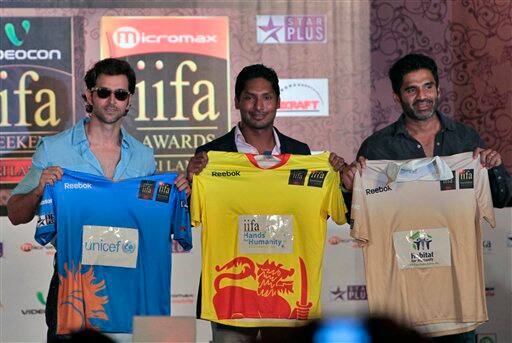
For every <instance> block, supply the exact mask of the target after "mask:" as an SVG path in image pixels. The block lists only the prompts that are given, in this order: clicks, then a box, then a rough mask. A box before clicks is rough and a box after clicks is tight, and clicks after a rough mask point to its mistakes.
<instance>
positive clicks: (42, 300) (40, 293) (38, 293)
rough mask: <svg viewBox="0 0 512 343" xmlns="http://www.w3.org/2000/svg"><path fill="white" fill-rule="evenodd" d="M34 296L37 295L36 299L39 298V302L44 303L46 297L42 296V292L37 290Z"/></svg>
mask: <svg viewBox="0 0 512 343" xmlns="http://www.w3.org/2000/svg"><path fill="white" fill-rule="evenodd" d="M36 297H37V300H39V302H40V303H41V304H42V305H46V298H45V297H44V295H43V292H37V293H36Z"/></svg>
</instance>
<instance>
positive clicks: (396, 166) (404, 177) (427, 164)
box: [386, 156, 453, 183]
mask: <svg viewBox="0 0 512 343" xmlns="http://www.w3.org/2000/svg"><path fill="white" fill-rule="evenodd" d="M386 175H387V176H388V183H394V182H407V181H438V180H450V179H451V178H453V173H452V171H451V169H450V167H449V166H448V164H447V163H446V162H445V161H443V160H442V159H441V158H440V157H439V156H435V157H432V158H420V159H415V160H410V161H405V162H389V163H388V166H387V168H386Z"/></svg>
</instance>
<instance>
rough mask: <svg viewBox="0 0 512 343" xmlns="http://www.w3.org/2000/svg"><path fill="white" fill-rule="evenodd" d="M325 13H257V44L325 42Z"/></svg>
mask: <svg viewBox="0 0 512 343" xmlns="http://www.w3.org/2000/svg"><path fill="white" fill-rule="evenodd" d="M326 20H327V18H326V16H325V15H258V16H256V26H257V29H256V40H257V42H258V43H259V44H283V43H284V44H289V43H325V42H326V24H325V23H326Z"/></svg>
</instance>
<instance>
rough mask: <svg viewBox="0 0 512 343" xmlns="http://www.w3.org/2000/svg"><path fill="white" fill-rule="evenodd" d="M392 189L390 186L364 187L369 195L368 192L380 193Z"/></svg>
mask: <svg viewBox="0 0 512 343" xmlns="http://www.w3.org/2000/svg"><path fill="white" fill-rule="evenodd" d="M392 190H393V189H391V187H389V186H385V187H380V186H379V187H377V188H367V189H365V191H366V195H370V194H377V193H382V192H387V191H392Z"/></svg>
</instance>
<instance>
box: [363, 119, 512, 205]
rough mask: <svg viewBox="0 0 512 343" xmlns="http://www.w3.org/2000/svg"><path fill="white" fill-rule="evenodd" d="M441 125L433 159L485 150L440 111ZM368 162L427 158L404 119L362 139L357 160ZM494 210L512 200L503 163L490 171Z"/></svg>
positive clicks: (468, 129)
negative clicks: (406, 126)
mask: <svg viewBox="0 0 512 343" xmlns="http://www.w3.org/2000/svg"><path fill="white" fill-rule="evenodd" d="M437 114H438V116H439V120H440V122H441V130H440V131H439V132H438V133H437V134H436V137H435V142H434V156H450V155H454V154H459V153H462V152H468V151H473V150H475V148H477V147H480V148H485V143H484V142H483V141H482V139H481V138H480V136H479V135H478V133H477V132H476V131H475V130H474V129H473V128H472V127H471V126H469V125H466V124H463V123H460V122H456V121H454V120H452V119H450V118H448V117H447V116H446V115H444V114H443V113H441V112H438V113H437ZM359 156H363V157H365V158H366V159H368V160H408V159H414V158H424V157H426V155H425V151H424V150H423V147H422V146H421V144H420V143H419V142H418V141H417V140H416V139H414V138H413V137H412V136H411V135H410V134H409V132H408V131H407V130H406V128H405V117H404V115H403V114H402V116H401V117H400V119H398V120H397V121H396V122H394V123H392V124H391V125H389V126H387V127H385V128H383V129H382V130H379V131H377V132H375V133H374V134H373V135H371V136H370V137H368V138H367V139H365V140H364V142H363V144H361V147H360V148H359V151H358V153H357V157H359ZM489 183H490V186H491V194H492V201H493V205H494V207H500V208H501V207H504V206H506V205H507V203H508V202H509V201H512V200H511V197H512V178H511V177H510V175H509V174H508V172H507V170H506V168H505V166H504V165H503V163H502V164H501V165H500V166H498V167H494V168H491V169H489Z"/></svg>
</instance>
